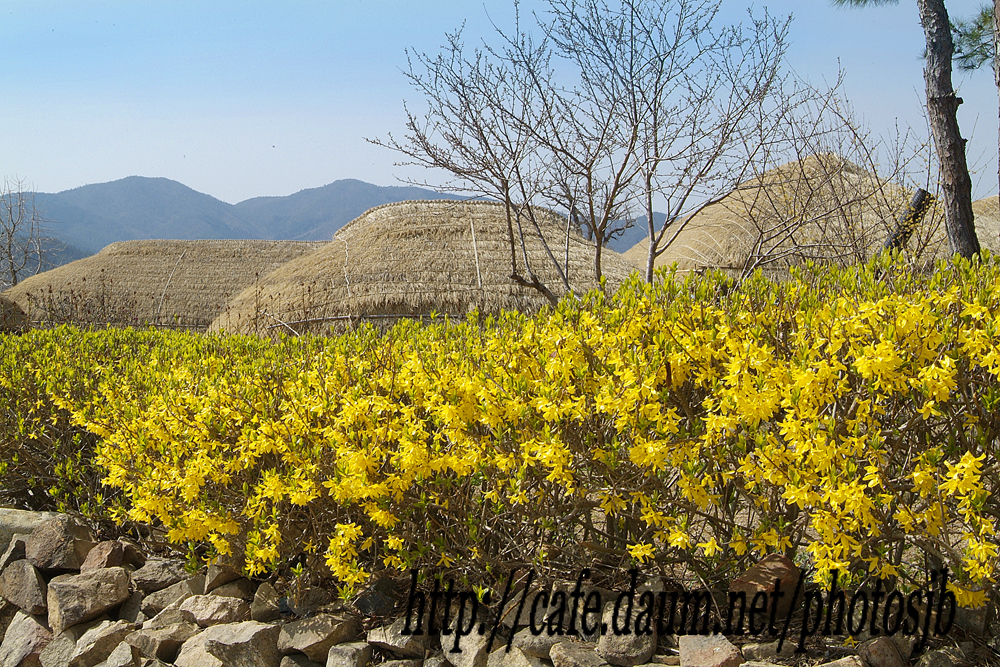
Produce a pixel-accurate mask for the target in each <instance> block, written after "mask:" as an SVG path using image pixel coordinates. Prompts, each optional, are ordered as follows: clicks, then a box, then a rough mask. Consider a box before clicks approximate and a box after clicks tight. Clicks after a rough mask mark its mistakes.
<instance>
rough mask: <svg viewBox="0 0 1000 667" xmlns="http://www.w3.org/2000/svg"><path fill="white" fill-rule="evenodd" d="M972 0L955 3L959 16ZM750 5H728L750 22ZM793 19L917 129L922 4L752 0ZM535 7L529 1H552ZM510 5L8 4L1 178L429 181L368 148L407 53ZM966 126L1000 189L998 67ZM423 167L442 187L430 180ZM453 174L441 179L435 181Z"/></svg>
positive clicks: (964, 91)
mask: <svg viewBox="0 0 1000 667" xmlns="http://www.w3.org/2000/svg"><path fill="white" fill-rule="evenodd" d="M978 4H979V3H978V2H977V1H962V2H959V1H957V0H949V2H948V8H949V11H950V12H951V14H952V15H953V16H964V15H971V14H972V13H973V12H974V11H975V9H976V7H977V6H978ZM748 6H750V2H748V0H723V15H724V17H725V18H726V19H727V20H730V21H736V20H740V19H741V18H742V17H744V16H745V12H746V9H747V7H748ZM754 6H755V8H757V9H760V8H761V7H764V6H766V7H767V8H768V10H769V11H770V12H772V13H775V14H781V15H785V14H789V13H791V14H793V15H794V21H793V23H792V26H791V34H790V36H791V48H790V51H789V55H788V64H789V66H790V67H791V68H793V69H794V70H795V72H796V73H797V74H798V75H799V76H802V77H804V78H807V79H809V80H811V81H813V82H816V83H821V82H822V81H824V80H827V81H832V80H833V79H835V78H836V75H837V71H838V67H842V68H843V69H844V70H845V72H846V77H847V79H846V92H847V94H848V96H849V98H850V99H851V101H852V103H853V104H854V106H855V108H856V110H857V111H858V112H859V113H860V114H861V115H862V116H863V117H864V119H865V120H866V121H867V123H868V124H869V126H870V127H871V129H872V130H873V131H874V132H875V133H879V134H881V133H886V132H889V131H891V130H892V129H893V127H894V126H895V124H896V123H897V121H898V122H899V123H901V124H903V125H914V126H916V127H917V128H918V129H919V130H920V131H923V120H922V117H921V114H920V105H921V103H922V96H923V78H922V73H921V72H922V62H921V61H920V58H919V56H920V52H921V49H922V48H923V34H922V32H921V30H920V24H919V21H918V17H917V9H916V3H915V2H914V1H913V0H902V1H901V2H900V3H899V4H898V5H896V6H886V7H876V8H871V9H866V10H856V9H842V8H836V7H833V6H831V5H830V4H829V2H828V1H827V0H798V1H797V2H796V1H793V0H775V1H773V2H756V3H754ZM540 7H541V3H540V2H537V1H535V0H524V1H523V2H522V11H524V10H528V11H530V10H532V9H535V8H540ZM512 16H513V10H512V7H511V3H510V2H508V1H504V2H496V1H492V0H491V2H489V3H486V4H482V3H476V2H457V1H446V0H426V1H424V2H401V1H388V0H368V1H367V2H360V1H356V0H334V1H329V2H289V3H274V2H267V3H264V2H253V1H248V0H241V1H239V2H212V1H209V2H204V1H202V2H186V1H181V0H173V1H171V2H143V1H135V0H133V1H129V2H90V1H82V2H68V1H67V2H47V1H46V0H4V2H3V4H2V5H0V62H2V63H3V64H4V81H3V84H2V89H3V91H4V95H3V96H2V98H3V101H2V102H0V146H2V150H0V176H2V175H6V176H17V177H21V178H23V179H25V180H26V181H27V182H28V183H29V184H30V185H32V186H34V188H35V189H37V190H38V191H42V192H57V191H60V190H65V189H69V188H73V187H78V186H81V185H85V184H88V183H100V182H105V181H111V180H116V179H119V178H124V177H126V176H130V175H141V176H164V177H167V178H171V179H174V180H177V181H180V182H181V183H184V184H185V185H188V186H190V187H192V188H194V189H196V190H199V191H201V192H205V193H208V194H210V195H212V196H214V197H217V198H219V199H221V200H223V201H228V202H233V203H235V202H237V201H241V200H243V199H247V198H250V197H255V196H262V195H287V194H291V193H293V192H296V191H298V190H301V189H304V188H311V187H318V186H321V185H325V184H327V183H330V182H332V181H334V180H337V179H341V178H358V179H361V180H364V181H368V182H371V183H376V184H378V185H394V184H397V183H398V179H399V178H407V177H411V178H421V177H423V176H425V174H423V173H421V172H417V171H415V170H414V169H412V168H409V169H407V168H401V167H397V166H394V164H393V163H394V162H396V161H397V160H398V156H396V155H395V154H393V153H391V152H390V151H387V150H385V149H382V148H379V147H376V146H372V145H370V144H367V143H366V142H365V138H366V137H380V136H385V135H386V134H387V133H389V132H393V133H395V134H401V133H402V130H403V121H404V115H403V101H404V100H411V101H418V100H419V98H417V97H416V96H415V94H414V93H413V92H412V91H411V90H410V89H409V88H408V86H407V84H406V81H405V79H404V77H403V76H402V74H401V73H400V68H402V67H403V66H405V64H406V59H405V53H404V49H405V48H406V47H412V48H414V49H416V50H418V51H430V52H433V51H436V50H437V48H438V47H439V46H440V45H441V44H442V43H443V38H444V33H445V32H446V31H451V30H453V29H455V28H457V27H458V26H459V25H461V24H462V22H463V21H465V23H466V29H465V34H466V41H467V43H470V44H472V43H473V42H475V41H477V40H479V39H481V38H483V37H489V35H490V31H491V30H492V28H491V27H490V21H491V20H492V21H494V22H496V23H497V24H498V25H500V26H504V27H507V26H509V25H510V21H511V18H512ZM955 82H956V85H958V86H959V88H960V94H961V95H962V97H963V98H964V100H965V104H964V105H963V106H962V107H961V110H960V117H959V121H960V124H961V126H962V131H963V135H964V136H965V137H966V138H968V139H969V159H970V163H971V164H972V166H973V169H974V171H975V173H974V175H973V180H974V183H976V195H977V196H979V197H981V196H986V195H989V194H996V192H997V177H996V170H997V106H998V103H997V91H996V88H995V86H994V85H993V81H992V75H991V72H990V71H988V70H983V71H981V72H976V73H973V74H958V73H956V78H955ZM426 176H427V177H428V178H429V179H430V180H431V181H434V180H435V177H434V175H433V174H426ZM438 180H441V179H438Z"/></svg>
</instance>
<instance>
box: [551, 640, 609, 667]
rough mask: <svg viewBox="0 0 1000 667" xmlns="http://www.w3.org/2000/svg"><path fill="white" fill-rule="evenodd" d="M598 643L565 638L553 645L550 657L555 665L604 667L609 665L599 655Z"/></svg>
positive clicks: (559, 666) (563, 666) (556, 666)
mask: <svg viewBox="0 0 1000 667" xmlns="http://www.w3.org/2000/svg"><path fill="white" fill-rule="evenodd" d="M596 648H597V645H596V644H592V643H590V642H568V641H566V640H563V641H561V642H559V643H558V644H556V645H555V646H553V647H552V650H551V651H549V658H550V659H551V660H552V664H553V665H555V667H602V666H603V665H607V664H608V663H606V662H605V661H604V660H603V659H602V658H601V656H599V655H597V651H596V650H594V649H596Z"/></svg>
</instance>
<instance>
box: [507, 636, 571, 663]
mask: <svg viewBox="0 0 1000 667" xmlns="http://www.w3.org/2000/svg"><path fill="white" fill-rule="evenodd" d="M564 641H566V637H561V636H559V635H549V633H548V632H543V633H542V634H540V635H534V634H532V633H531V629H530V628H525V629H524V630H520V631H518V632H517V633H515V634H514V640H513V641H512V642H511V646H514V647H517V648H519V649H521V650H522V651H524V652H525V653H527V654H528V655H531V656H534V657H536V658H543V659H545V660H548V659H549V654H550V653H551V651H552V647H553V646H555V645H556V644H558V643H559V642H564Z"/></svg>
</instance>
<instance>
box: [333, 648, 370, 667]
mask: <svg viewBox="0 0 1000 667" xmlns="http://www.w3.org/2000/svg"><path fill="white" fill-rule="evenodd" d="M374 653H375V652H374V651H373V650H372V645H371V644H369V643H368V642H350V643H347V644H337V645H336V646H331V647H330V650H329V651H327V654H326V662H325V663H324V664H325V665H326V667H367V665H368V663H369V662H371V660H372V657H373V656H374Z"/></svg>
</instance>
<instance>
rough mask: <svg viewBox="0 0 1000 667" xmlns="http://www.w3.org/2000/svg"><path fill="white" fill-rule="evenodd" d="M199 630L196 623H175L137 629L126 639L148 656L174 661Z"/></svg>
mask: <svg viewBox="0 0 1000 667" xmlns="http://www.w3.org/2000/svg"><path fill="white" fill-rule="evenodd" d="M198 631H199V628H198V626H197V625H195V624H194V623H173V624H171V625H168V626H166V627H159V628H153V629H147V628H143V629H141V630H136V631H135V632H132V633H130V634H129V635H128V636H127V637H125V641H126V642H128V643H129V644H131V645H132V646H134V647H136V648H137V649H139V651H140V652H141V653H142V654H143V655H144V656H146V657H147V658H156V659H157V660H163V661H164V662H173V661H174V659H175V658H176V657H177V652H178V651H180V649H181V645H182V644H183V643H184V642H186V641H187V640H188V639H190V638H191V637H193V636H195V635H196V634H198Z"/></svg>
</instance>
